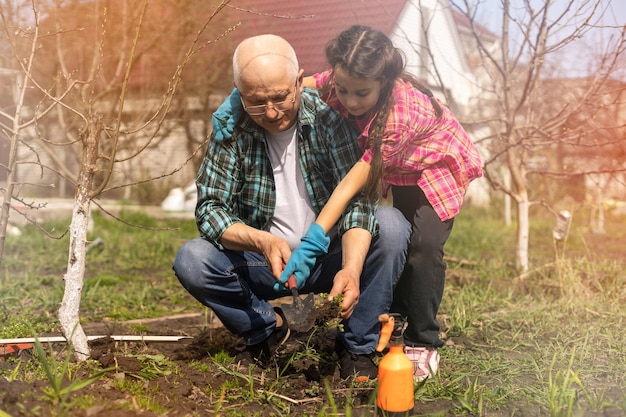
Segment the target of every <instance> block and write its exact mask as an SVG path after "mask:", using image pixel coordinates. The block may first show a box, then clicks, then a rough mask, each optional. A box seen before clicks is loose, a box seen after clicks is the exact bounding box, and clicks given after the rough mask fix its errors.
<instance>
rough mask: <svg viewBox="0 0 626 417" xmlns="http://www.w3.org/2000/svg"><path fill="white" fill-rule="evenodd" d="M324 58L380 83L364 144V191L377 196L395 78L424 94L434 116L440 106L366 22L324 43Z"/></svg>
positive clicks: (370, 196) (384, 38)
mask: <svg viewBox="0 0 626 417" xmlns="http://www.w3.org/2000/svg"><path fill="white" fill-rule="evenodd" d="M326 59H327V60H328V63H329V64H330V66H331V68H333V69H336V68H341V69H343V70H344V71H346V72H347V73H348V74H349V75H350V76H351V77H354V78H373V79H375V80H377V81H379V82H380V83H381V91H380V97H379V98H378V102H377V103H376V118H375V120H374V122H373V123H372V124H371V127H370V131H369V144H368V146H369V147H371V148H372V149H373V156H372V162H371V169H370V176H369V178H368V181H367V185H366V186H365V195H366V197H367V198H368V199H369V200H370V201H375V200H376V199H378V194H379V191H380V180H381V178H382V174H383V161H382V155H381V152H380V146H381V143H382V138H383V133H384V129H385V125H386V123H387V117H388V116H389V110H390V108H391V107H392V106H393V97H392V96H391V93H392V91H393V86H394V83H395V81H396V79H401V80H403V81H408V82H410V83H411V84H412V85H413V86H415V88H417V89H418V90H419V91H420V92H422V93H423V94H425V95H427V96H428V97H429V98H430V101H431V103H432V105H433V108H434V110H435V114H436V115H437V118H439V117H441V114H442V112H443V111H442V109H441V106H440V105H439V103H438V102H437V100H435V98H434V97H433V93H432V92H431V91H430V90H429V89H428V88H427V87H426V86H424V85H423V84H421V83H420V82H419V81H418V80H417V79H416V78H415V77H414V76H412V75H411V74H409V73H408V72H406V71H405V69H404V67H405V63H404V55H403V53H402V51H401V50H400V49H398V48H396V47H394V46H393V43H392V42H391V39H389V38H388V37H387V35H385V34H384V33H383V32H381V31H379V30H376V29H372V28H370V27H368V26H361V25H354V26H351V27H350V28H348V29H346V30H344V31H343V32H341V33H340V34H339V35H338V36H337V37H336V38H334V39H333V40H331V41H330V42H329V43H328V44H327V45H326Z"/></svg>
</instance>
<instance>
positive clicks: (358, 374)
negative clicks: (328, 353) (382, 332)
mask: <svg viewBox="0 0 626 417" xmlns="http://www.w3.org/2000/svg"><path fill="white" fill-rule="evenodd" d="M335 350H336V352H337V356H338V357H339V376H340V377H341V379H348V378H354V379H355V380H372V381H373V380H375V379H376V378H377V377H378V367H377V366H376V364H375V363H374V361H373V357H374V354H373V353H370V354H366V355H357V354H355V353H352V352H349V351H348V350H347V349H346V348H345V347H344V346H343V344H342V343H341V342H340V341H339V340H337V341H336V342H335Z"/></svg>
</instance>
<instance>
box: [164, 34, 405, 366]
mask: <svg viewBox="0 0 626 417" xmlns="http://www.w3.org/2000/svg"><path fill="white" fill-rule="evenodd" d="M233 73H234V78H235V80H234V81H235V86H236V87H237V88H238V90H239V92H240V94H241V101H242V103H243V107H244V110H245V114H244V115H243V117H242V118H241V120H239V124H238V126H237V127H236V128H235V130H234V132H233V135H232V137H229V138H225V139H216V138H215V137H213V138H212V140H211V142H210V144H209V147H208V149H207V152H206V155H205V156H204V160H203V163H202V166H201V167H200V171H199V173H198V176H197V180H196V185H197V188H198V204H197V206H196V222H197V225H198V229H199V231H200V234H201V237H200V238H197V239H194V240H192V241H189V242H186V243H185V244H184V245H183V246H182V247H181V248H180V250H179V251H178V254H177V256H176V259H175V261H174V271H175V273H176V276H177V277H178V279H179V280H180V282H181V284H182V285H183V286H184V287H185V288H186V289H187V290H188V291H189V292H190V293H191V295H193V296H194V297H195V298H196V299H197V300H198V301H200V302H201V303H202V304H204V305H205V306H207V307H209V308H211V309H212V310H213V311H214V312H215V314H216V315H217V316H218V318H219V319H220V320H221V321H222V323H223V324H224V325H225V326H226V328H228V329H229V330H230V331H231V332H233V333H235V334H237V335H240V336H242V337H243V338H244V339H245V341H246V349H245V350H244V351H243V352H241V353H240V354H239V355H238V359H239V360H241V361H244V362H249V363H255V364H258V365H261V366H267V365H268V363H269V360H270V359H271V357H272V355H274V353H275V352H276V350H277V349H278V347H279V346H280V345H281V344H283V343H284V342H285V341H286V339H287V338H288V337H289V323H287V322H286V319H285V317H284V315H283V314H282V312H281V310H280V309H278V308H273V307H272V305H271V304H270V303H269V302H268V300H272V299H275V298H278V297H282V296H285V295H287V294H289V291H288V290H287V289H286V288H285V286H284V282H281V281H280V279H281V272H282V269H283V267H284V265H285V264H286V262H287V261H288V260H289V258H290V256H291V255H292V252H291V251H292V249H294V248H296V247H297V246H298V244H299V242H300V241H301V239H302V241H303V242H305V241H306V242H308V245H309V246H308V247H309V249H310V250H311V252H310V253H309V254H311V253H312V254H314V255H315V256H314V257H313V259H314V260H315V263H314V264H313V265H309V266H310V275H309V276H308V277H296V281H297V283H298V288H299V289H300V292H301V293H309V292H315V293H321V292H324V293H328V294H329V297H334V296H336V295H340V294H342V295H343V299H342V304H341V315H342V318H343V331H342V332H340V333H339V335H338V340H337V346H338V349H337V350H338V355H339V361H340V374H341V377H342V378H347V377H350V376H355V375H363V376H366V377H369V378H375V377H376V372H377V370H376V366H375V364H374V363H373V362H372V354H373V352H374V349H375V346H376V342H377V340H378V330H379V323H378V320H377V318H378V315H379V314H381V313H383V312H386V311H388V309H389V306H390V305H391V300H392V294H393V287H394V284H395V282H396V281H397V279H398V277H399V276H400V273H401V272H402V267H403V265H404V260H405V257H406V247H407V244H408V238H409V232H410V229H409V225H408V222H407V221H406V220H405V219H404V217H403V216H402V214H401V213H400V212H399V211H397V210H395V209H393V208H391V207H379V208H378V209H376V207H375V206H373V205H372V204H370V203H368V202H367V201H364V200H360V199H355V200H354V201H353V202H352V203H351V204H350V206H349V207H348V208H347V209H346V212H345V213H344V215H343V217H342V218H341V220H340V221H339V222H338V224H337V225H336V226H335V228H334V229H333V230H331V231H330V232H329V233H328V235H326V234H324V232H323V230H321V231H320V229H321V228H316V227H315V226H316V224H315V223H313V221H314V220H315V218H316V217H317V215H318V214H319V212H320V210H321V209H322V208H323V207H324V204H325V203H326V201H327V200H328V198H329V197H330V195H331V193H332V191H333V189H334V188H335V186H336V185H337V184H338V183H339V182H340V180H341V179H342V177H343V176H344V175H345V174H346V173H347V172H348V171H349V169H350V168H351V167H352V165H353V164H354V163H355V162H356V161H357V160H358V158H359V157H360V151H359V149H358V146H357V143H356V140H355V137H356V136H355V133H354V132H353V131H352V130H351V128H350V127H349V125H348V124H347V123H346V122H345V121H344V120H343V119H342V117H341V116H340V115H339V114H338V113H336V112H335V111H334V110H332V109H330V108H329V107H328V106H326V104H324V103H323V102H322V101H321V100H320V99H319V97H318V96H317V93H316V92H314V91H313V90H309V89H307V88H304V87H303V86H302V78H303V70H301V69H299V66H298V61H297V58H296V55H295V52H294V50H293V48H292V47H291V45H289V43H288V42H287V41H285V40H284V39H283V38H280V37H278V36H275V35H261V36H256V37H252V38H249V39H246V40H244V41H243V42H242V43H241V44H240V45H239V46H238V47H237V49H236V51H235V54H234V56H233ZM294 256H296V255H295V254H294ZM305 258H310V256H307V257H305Z"/></svg>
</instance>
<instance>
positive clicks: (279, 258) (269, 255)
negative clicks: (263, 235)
mask: <svg viewBox="0 0 626 417" xmlns="http://www.w3.org/2000/svg"><path fill="white" fill-rule="evenodd" d="M268 235H269V236H268V237H267V239H264V240H263V243H262V246H261V253H263V256H265V260H266V261H267V264H268V266H269V267H270V269H271V270H272V274H273V275H274V277H276V279H277V280H280V275H281V274H282V272H283V268H284V267H285V263H286V262H287V259H289V257H290V256H291V249H290V248H289V243H287V241H286V240H285V239H283V238H280V237H276V236H273V235H271V234H269V233H268ZM276 284H277V285H278V283H276Z"/></svg>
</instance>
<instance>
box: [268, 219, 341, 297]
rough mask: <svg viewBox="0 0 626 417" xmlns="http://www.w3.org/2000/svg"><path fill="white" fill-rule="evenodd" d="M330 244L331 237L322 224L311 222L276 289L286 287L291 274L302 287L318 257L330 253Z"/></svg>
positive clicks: (299, 286) (275, 285) (275, 286)
mask: <svg viewBox="0 0 626 417" xmlns="http://www.w3.org/2000/svg"><path fill="white" fill-rule="evenodd" d="M329 246H330V238H329V237H328V236H326V233H324V229H322V226H320V225H319V224H317V223H313V224H311V226H310V227H309V230H307V232H306V234H305V235H304V236H303V237H302V239H300V244H299V245H298V247H297V248H296V249H295V250H294V251H293V252H292V253H291V257H290V258H289V261H288V262H287V265H285V269H284V270H283V273H282V274H281V275H280V282H277V283H276V284H274V290H275V291H280V290H282V289H284V288H285V287H286V283H287V280H288V279H289V277H290V276H291V275H294V276H295V279H296V285H297V286H298V288H299V289H300V288H302V287H303V286H304V283H305V282H306V280H307V278H308V277H309V274H310V273H311V268H313V265H315V261H317V257H318V256H320V255H324V254H325V253H328V247H329ZM281 284H282V285H281Z"/></svg>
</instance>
